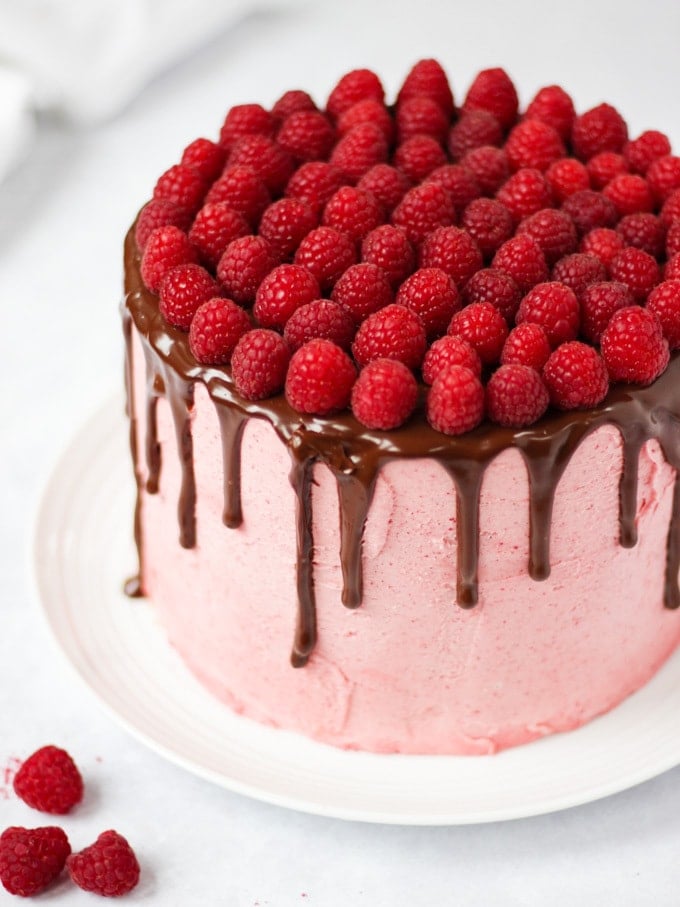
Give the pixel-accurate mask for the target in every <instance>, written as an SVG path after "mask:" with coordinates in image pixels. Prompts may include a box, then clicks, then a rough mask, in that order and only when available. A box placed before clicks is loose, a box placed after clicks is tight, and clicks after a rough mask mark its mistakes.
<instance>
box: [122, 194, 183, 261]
mask: <svg viewBox="0 0 680 907" xmlns="http://www.w3.org/2000/svg"><path fill="white" fill-rule="evenodd" d="M190 225H191V212H190V211H187V210H185V209H184V208H180V206H179V205H176V204H175V203H174V202H171V201H168V200H167V199H163V198H154V199H152V200H151V201H150V202H147V203H146V205H144V207H143V208H142V210H141V211H140V212H139V215H138V217H137V222H136V223H135V242H136V243H137V248H138V249H139V251H140V252H143V251H144V248H145V246H146V244H147V241H148V239H149V237H150V236H151V234H152V233H153V231H154V230H155V229H156V228H157V227H177V228H178V229H180V230H182V231H186V230H188V229H189V226H190Z"/></svg>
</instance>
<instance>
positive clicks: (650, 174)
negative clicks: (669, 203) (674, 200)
mask: <svg viewBox="0 0 680 907" xmlns="http://www.w3.org/2000/svg"><path fill="white" fill-rule="evenodd" d="M646 176H647V182H648V183H649V186H650V188H651V190H652V192H653V193H654V195H655V197H656V198H657V199H658V200H659V201H660V202H663V201H665V200H666V199H667V198H668V196H669V195H670V194H671V192H674V191H675V190H676V189H680V157H674V155H672V154H667V155H665V156H664V157H658V158H657V159H656V160H655V161H653V162H652V163H651V164H650V165H649V169H648V170H647V174H646Z"/></svg>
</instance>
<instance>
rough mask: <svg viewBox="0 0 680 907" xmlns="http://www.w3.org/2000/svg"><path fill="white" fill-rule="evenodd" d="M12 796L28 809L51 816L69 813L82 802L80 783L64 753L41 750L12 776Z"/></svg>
mask: <svg viewBox="0 0 680 907" xmlns="http://www.w3.org/2000/svg"><path fill="white" fill-rule="evenodd" d="M13 784H14V793H15V794H16V795H17V797H19V798H20V799H21V800H23V801H24V803H26V804H27V805H28V806H30V807H31V808H32V809H39V810H40V811H41V812H45V813H52V814H53V815H65V814H66V813H69V812H70V811H71V810H72V809H73V807H74V806H76V805H77V804H78V803H80V801H81V800H82V799H83V779H82V777H81V775H80V772H79V771H78V768H77V766H76V764H75V762H74V761H73V759H72V758H71V756H70V755H69V754H68V753H67V752H66V750H64V749H61V748H60V747H58V746H43V747H41V748H40V749H39V750H36V751H35V752H34V753H33V754H32V755H30V756H29V757H28V759H26V760H25V761H24V762H23V763H22V765H21V767H20V768H19V771H18V772H17V773H16V775H15V776H14V782H13Z"/></svg>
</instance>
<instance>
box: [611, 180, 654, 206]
mask: <svg viewBox="0 0 680 907" xmlns="http://www.w3.org/2000/svg"><path fill="white" fill-rule="evenodd" d="M602 194H603V195H605V196H606V197H607V198H608V199H609V200H610V201H612V202H613V203H614V205H615V206H616V210H617V211H618V212H619V214H620V215H623V214H636V213H637V212H638V211H652V210H653V209H654V198H653V196H652V191H651V189H650V188H649V185H648V184H647V180H646V179H645V178H644V177H642V176H638V175H637V174H636V173H621V174H619V176H615V177H614V179H613V180H612V181H611V182H610V183H607V185H606V186H605V187H604V189H603V190H602Z"/></svg>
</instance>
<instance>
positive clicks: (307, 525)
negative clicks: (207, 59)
mask: <svg viewBox="0 0 680 907" xmlns="http://www.w3.org/2000/svg"><path fill="white" fill-rule="evenodd" d="M125 290H126V296H125V300H124V304H123V307H122V313H123V324H124V332H125V338H126V385H127V395H128V415H129V419H130V441H131V448H132V457H133V462H134V470H135V477H136V482H137V505H136V509H135V517H134V530H135V540H136V543H137V547H138V552H139V575H138V576H137V577H135V578H134V579H133V580H131V581H130V582H129V583H128V586H127V589H128V592H129V593H130V594H141V595H145V596H146V597H147V598H148V599H149V600H150V602H151V603H152V604H153V607H154V608H155V609H156V611H157V613H158V616H159V619H160V621H161V623H162V625H163V626H164V628H165V630H166V632H167V634H168V638H169V640H170V642H171V643H172V645H174V646H175V647H176V648H177V650H178V651H179V653H180V654H181V656H182V658H183V659H184V660H185V662H186V664H187V665H188V666H189V668H190V669H191V671H192V672H193V673H194V674H195V675H196V676H197V677H198V678H199V680H200V681H201V682H202V683H203V684H204V685H205V686H206V687H207V688H208V689H209V690H210V691H211V692H212V693H213V694H214V695H215V696H217V697H219V699H221V700H222V701H223V702H224V703H225V705H226V706H228V707H230V708H232V709H233V710H235V711H236V712H239V713H242V714H244V715H246V716H248V717H249V718H252V719H255V720H257V721H260V722H263V723H266V724H270V725H274V726H276V727H280V728H284V729H287V730H292V731H297V732H300V733H302V734H305V735H307V736H309V737H312V738H314V739H316V740H318V741H321V742H324V743H329V744H333V745H336V746H340V747H344V748H348V749H360V750H369V751H376V752H383V753H389V752H402V753H427V754H454V753H455V754H464V753H465V754H486V753H493V752H496V751H498V750H500V749H503V748H506V747H509V746H515V745H518V744H522V743H526V742H528V741H530V740H533V739H535V738H537V737H542V736H545V735H547V734H550V733H553V732H557V731H568V730H572V729H574V728H577V727H579V726H580V725H582V724H583V723H584V722H586V721H589V720H590V719H592V718H594V717H595V716H597V715H600V714H602V713H603V712H605V711H607V710H608V709H610V708H612V707H613V706H615V705H617V704H618V703H619V702H621V700H622V699H624V698H625V697H626V696H628V695H630V694H631V693H633V692H634V691H635V690H637V689H638V688H639V687H640V686H642V685H643V684H644V683H645V682H646V681H647V680H649V678H650V677H651V676H652V675H653V674H654V673H655V672H656V670H657V669H658V668H659V667H660V665H661V664H662V663H663V662H664V661H665V659H666V658H668V656H669V655H670V654H671V653H672V652H673V650H674V649H675V648H676V646H677V645H678V642H679V641H680V611H679V610H678V604H680V591H679V589H678V573H679V570H680V532H679V528H680V527H679V526H678V515H679V513H680V483H679V482H678V480H677V479H676V475H677V472H676V471H677V469H678V468H680V354H678V353H676V352H675V351H676V350H677V349H680V158H678V157H675V156H674V155H672V153H671V147H670V143H669V141H668V139H667V137H666V136H665V135H664V134H663V133H661V132H657V131H652V130H650V131H647V132H644V133H642V134H641V135H640V136H639V137H637V138H635V139H630V138H629V136H628V129H627V126H626V123H625V121H624V120H623V118H622V117H621V115H620V114H619V113H618V112H617V111H616V110H615V109H614V108H613V107H611V106H610V105H608V104H600V105H599V106H597V107H595V108H593V109H591V110H588V111H586V112H585V113H582V114H577V113H576V112H575V110H574V105H573V102H572V100H571V98H570V97H569V95H568V94H567V93H566V92H565V91H564V90H563V89H562V88H559V87H557V86H554V85H551V86H548V87H546V88H542V89H541V90H540V91H538V93H537V94H536V96H535V97H534V99H533V100H532V101H531V102H530V103H529V104H528V106H527V107H526V109H525V110H524V111H522V112H520V107H519V101H518V96H517V92H516V90H515V87H514V86H513V84H512V82H511V80H510V79H509V77H508V76H507V74H506V73H505V72H504V71H503V70H501V69H490V70H485V71H483V72H481V73H479V74H478V75H477V77H476V78H475V80H474V81H473V83H472V85H471V86H470V87H469V89H468V91H467V94H466V95H465V96H464V99H463V100H462V102H461V103H460V104H457V103H456V102H455V100H454V97H453V94H452V91H451V88H450V85H449V82H448V78H447V76H446V73H445V72H444V70H443V69H442V67H441V65H440V64H439V63H437V62H436V61H434V60H422V61H420V62H419V63H417V64H416V65H415V66H414V67H413V68H412V69H411V71H410V72H409V73H408V75H407V77H406V79H405V81H404V83H403V85H402V86H401V88H400V90H399V92H398V94H397V96H396V99H395V101H394V103H393V104H391V105H388V104H387V103H386V100H385V92H384V89H383V86H382V84H381V82H380V79H379V78H378V76H377V75H376V74H375V73H373V72H372V71H370V70H366V69H362V70H354V71H352V72H350V73H348V74H346V75H345V76H343V77H342V78H341V79H340V81H339V82H338V83H337V85H336V86H335V88H334V89H333V91H332V92H331V94H330V96H329V98H328V100H327V102H326V104H325V105H324V106H323V107H319V106H317V104H316V103H315V102H314V100H313V99H312V98H311V97H310V95H309V94H307V93H306V92H304V91H301V90H293V91H288V92H286V93H285V94H284V95H282V97H281V98H280V99H279V100H278V101H277V102H276V104H274V106H273V108H272V109H271V110H267V109H265V108H264V107H262V106H260V105H258V104H241V105H237V106H235V107H232V108H231V110H229V112H228V113H227V115H226V118H225V121H224V123H223V125H222V128H221V130H220V134H219V139H218V141H216V142H213V141H211V140H208V139H204V138H201V139H197V140H196V141H194V142H192V143H191V144H190V145H189V146H187V148H186V149H185V151H184V153H183V155H182V158H181V161H180V162H179V163H177V164H174V165H173V166H171V167H170V168H169V170H167V171H166V172H165V173H164V174H162V175H161V177H160V178H159V180H158V182H157V184H156V187H155V189H154V191H153V197H152V199H151V200H150V201H149V202H148V204H146V205H145V206H144V208H143V209H142V211H141V212H140V213H139V215H138V216H137V219H136V221H135V223H134V225H133V227H132V228H131V230H130V232H129V233H128V236H127V238H126V242H125Z"/></svg>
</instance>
